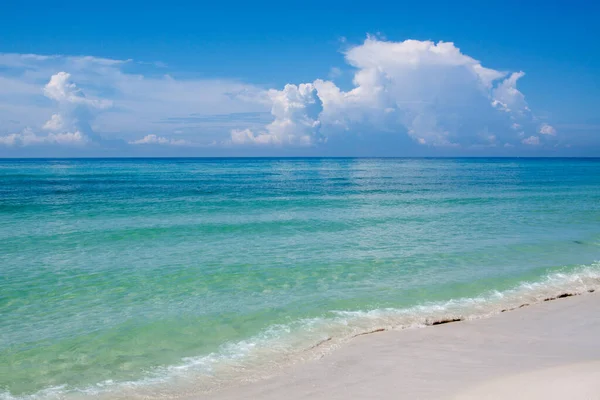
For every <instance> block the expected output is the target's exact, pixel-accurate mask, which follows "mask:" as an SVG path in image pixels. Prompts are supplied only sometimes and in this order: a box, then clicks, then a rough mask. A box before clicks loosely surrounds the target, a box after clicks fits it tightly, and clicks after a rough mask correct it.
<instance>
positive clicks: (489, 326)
mask: <svg viewBox="0 0 600 400" xmlns="http://www.w3.org/2000/svg"><path fill="white" fill-rule="evenodd" d="M594 292H595V291H594V290H589V291H586V292H584V293H563V294H560V295H557V296H555V297H550V298H546V299H544V301H543V302H541V303H537V304H531V305H529V304H527V303H525V304H523V305H521V306H519V307H515V308H512V309H506V310H503V312H501V313H499V314H496V315H493V316H491V317H488V318H482V319H473V320H461V319H448V320H440V321H430V323H429V324H428V325H430V326H427V327H426V328H420V329H419V328H417V329H401V330H385V329H376V330H374V331H372V332H366V333H363V334H359V335H356V336H354V337H353V338H352V339H351V340H350V341H348V342H347V343H345V344H344V345H343V346H340V347H339V348H337V349H335V350H333V351H331V352H329V353H328V354H326V355H324V356H322V357H321V358H320V359H317V360H311V361H306V362H303V363H299V364H297V365H292V366H288V367H286V368H284V369H282V370H281V371H280V373H279V374H277V375H276V376H273V377H270V378H266V379H264V380H259V381H254V382H249V383H245V384H239V385H237V386H234V387H229V388H222V389H221V390H218V391H215V392H212V393H198V394H194V395H188V396H187V397H185V398H187V399H190V400H191V399H211V400H212V399H214V400H229V399H245V398H260V399H267V400H268V399H281V398H284V397H285V398H286V400H292V399H308V398H311V399H364V398H378V399H382V398H383V399H387V398H389V399H398V398H418V399H452V398H456V399H461V398H465V399H470V398H490V399H492V398H507V397H515V396H517V397H516V398H521V397H518V395H519V393H522V392H523V393H524V392H526V393H528V397H522V398H553V397H552V394H553V393H556V394H559V393H561V396H564V395H565V393H588V392H589V393H592V392H593V390H596V392H594V393H598V391H600V346H598V345H597V340H596V338H598V337H600V310H599V309H598V307H599V306H600V296H599V295H598V293H594ZM558 300H560V301H558ZM504 311H515V312H504ZM458 322H460V323H458ZM317 346H318V345H317ZM557 370H560V371H561V373H560V374H559V375H560V376H561V377H562V378H563V379H562V381H561V380H560V379H556V376H557V373H556V371H557ZM527 376H530V377H531V381H532V384H531V386H530V387H528V388H527V390H525V391H524V389H523V387H522V382H523V379H525V378H524V377H527ZM550 377H552V382H553V386H552V387H554V389H553V390H552V391H548V389H547V388H546V389H544V388H545V387H546V385H544V384H542V383H543V382H544V381H545V380H547V379H550ZM596 377H598V378H599V379H596ZM595 382H598V384H597V385H596V384H595ZM594 385H595V386H594ZM500 388H502V389H500ZM544 390H545V391H544ZM570 390H573V392H570ZM577 390H579V392H577ZM586 390H588V392H586ZM495 396H496V397H495ZM532 396H533V397H532ZM549 396H550V397H549ZM557 398H561V397H557ZM563 398H564V397H563Z"/></svg>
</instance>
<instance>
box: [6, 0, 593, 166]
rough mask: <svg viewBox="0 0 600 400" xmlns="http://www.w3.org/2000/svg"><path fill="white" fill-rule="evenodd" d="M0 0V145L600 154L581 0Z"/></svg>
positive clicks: (134, 152)
mask: <svg viewBox="0 0 600 400" xmlns="http://www.w3.org/2000/svg"><path fill="white" fill-rule="evenodd" d="M325 3H326V4H325ZM521 3H525V4H521ZM1 7H2V12H0V157H146V156H167V157H170V156H186V157H187V156H203V157H204V156H218V157H221V156H365V157H369V156H600V115H599V114H598V110H599V109H600V42H599V41H598V38H599V37H600V27H599V25H598V24H597V21H596V18H597V15H600V14H599V12H600V6H599V5H596V4H595V2H589V1H586V2H583V1H570V2H567V1H546V2H544V3H537V2H535V3H534V2H516V1H514V2H513V1H503V2H481V1H462V2H447V1H429V2H398V1H396V2H389V3H388V2H378V3H373V4H365V3H355V2H339V1H330V2H323V1H320V2H317V1H303V2H265V1H255V2H239V3H238V2H221V3H219V4H206V3H205V2H197V1H196V2H179V1H170V2H168V3H165V2H162V3H153V2H135V1H128V2H122V1H121V2H116V1H111V0H107V1H104V2H101V3H90V4H88V2H81V1H78V2H72V1H61V2H59V3H49V2H35V1H34V2H17V1H12V0H9V1H8V2H5V3H3V5H2V6H1Z"/></svg>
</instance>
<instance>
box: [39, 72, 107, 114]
mask: <svg viewBox="0 0 600 400" xmlns="http://www.w3.org/2000/svg"><path fill="white" fill-rule="evenodd" d="M70 78H71V74H69V73H67V72H59V73H57V74H54V75H52V77H50V82H48V83H47V84H46V86H45V87H44V94H45V95H46V97H48V98H49V99H52V100H56V101H57V102H59V103H72V104H83V105H86V106H90V107H93V108H98V109H103V108H108V107H110V106H111V104H112V103H111V102H110V101H107V100H93V99H87V98H86V97H85V95H84V94H83V92H82V91H81V90H80V89H79V88H78V87H77V85H75V84H74V83H72V82H71V81H70Z"/></svg>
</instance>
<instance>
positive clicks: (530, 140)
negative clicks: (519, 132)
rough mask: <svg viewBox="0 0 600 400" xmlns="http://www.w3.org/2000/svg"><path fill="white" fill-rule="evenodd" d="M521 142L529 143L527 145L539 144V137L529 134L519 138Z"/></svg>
mask: <svg viewBox="0 0 600 400" xmlns="http://www.w3.org/2000/svg"><path fill="white" fill-rule="evenodd" d="M521 143H523V144H526V145H529V146H538V145H539V144H540V138H539V137H537V136H529V137H528V138H525V139H523V140H521Z"/></svg>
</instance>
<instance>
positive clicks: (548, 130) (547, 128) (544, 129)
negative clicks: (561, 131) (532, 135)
mask: <svg viewBox="0 0 600 400" xmlns="http://www.w3.org/2000/svg"><path fill="white" fill-rule="evenodd" d="M539 133H540V134H542V135H550V136H556V129H554V127H553V126H552V125H548V124H542V126H540V130H539Z"/></svg>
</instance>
